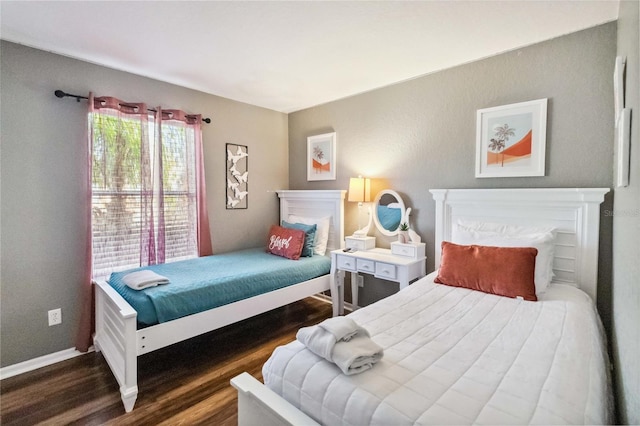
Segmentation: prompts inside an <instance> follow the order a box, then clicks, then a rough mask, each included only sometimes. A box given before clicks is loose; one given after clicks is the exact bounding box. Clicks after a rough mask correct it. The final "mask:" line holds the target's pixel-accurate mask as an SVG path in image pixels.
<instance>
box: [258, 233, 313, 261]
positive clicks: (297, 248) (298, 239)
mask: <svg viewBox="0 0 640 426" xmlns="http://www.w3.org/2000/svg"><path fill="white" fill-rule="evenodd" d="M304 236H305V232H304V231H303V230H302V229H292V228H283V227H282V226H278V225H271V229H269V236H268V237H267V251H268V252H269V253H271V254H275V255H276V256H282V257H286V258H287V259H293V260H298V259H300V254H301V253H302V248H303V247H304Z"/></svg>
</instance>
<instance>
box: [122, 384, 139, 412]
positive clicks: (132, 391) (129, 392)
mask: <svg viewBox="0 0 640 426" xmlns="http://www.w3.org/2000/svg"><path fill="white" fill-rule="evenodd" d="M120 396H121V398H122V403H123V404H124V411H126V412H127V413H130V412H131V410H133V406H134V405H135V403H136V399H138V387H137V386H135V387H133V388H129V389H126V388H125V387H124V386H122V387H121V388H120Z"/></svg>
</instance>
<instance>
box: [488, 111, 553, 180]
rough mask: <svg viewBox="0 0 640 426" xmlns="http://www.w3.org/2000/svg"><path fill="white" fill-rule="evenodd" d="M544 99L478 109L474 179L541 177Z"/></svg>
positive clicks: (545, 112)
mask: <svg viewBox="0 0 640 426" xmlns="http://www.w3.org/2000/svg"><path fill="white" fill-rule="evenodd" d="M546 140H547V99H546V98H545V99H538V100H535V101H529V102H521V103H517V104H511V105H503V106H499V107H493V108H485V109H479V110H478V113H477V117H476V177H477V178H487V177H514V176H544V174H545V152H546V143H547V142H546Z"/></svg>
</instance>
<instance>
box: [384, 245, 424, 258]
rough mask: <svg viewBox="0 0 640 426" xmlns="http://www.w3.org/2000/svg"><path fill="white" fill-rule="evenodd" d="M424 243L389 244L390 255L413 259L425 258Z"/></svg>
mask: <svg viewBox="0 0 640 426" xmlns="http://www.w3.org/2000/svg"><path fill="white" fill-rule="evenodd" d="M425 247H426V244H425V243H406V244H405V243H399V242H397V241H394V242H392V243H391V254H396V255H398V256H407V257H412V258H414V259H419V258H421V257H425Z"/></svg>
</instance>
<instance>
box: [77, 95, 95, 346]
mask: <svg viewBox="0 0 640 426" xmlns="http://www.w3.org/2000/svg"><path fill="white" fill-rule="evenodd" d="M92 114H93V93H89V114H88V115H89V119H88V122H87V124H88V125H87V138H86V140H85V144H86V145H85V146H86V151H87V156H86V168H85V170H86V176H85V203H84V206H81V208H84V209H85V221H86V223H85V252H86V256H85V263H84V271H83V274H82V276H83V280H82V287H81V289H80V306H81V310H80V324H79V327H78V332H77V334H76V349H77V350H79V351H80V352H87V351H88V350H89V347H90V346H91V343H92V339H91V336H92V335H93V333H94V331H95V297H94V288H93V283H92V280H91V279H92V268H91V263H92V250H91V248H92V242H91V235H92V232H91V175H92V170H93V167H92V165H93V150H92V148H93V126H92V125H91V116H92Z"/></svg>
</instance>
